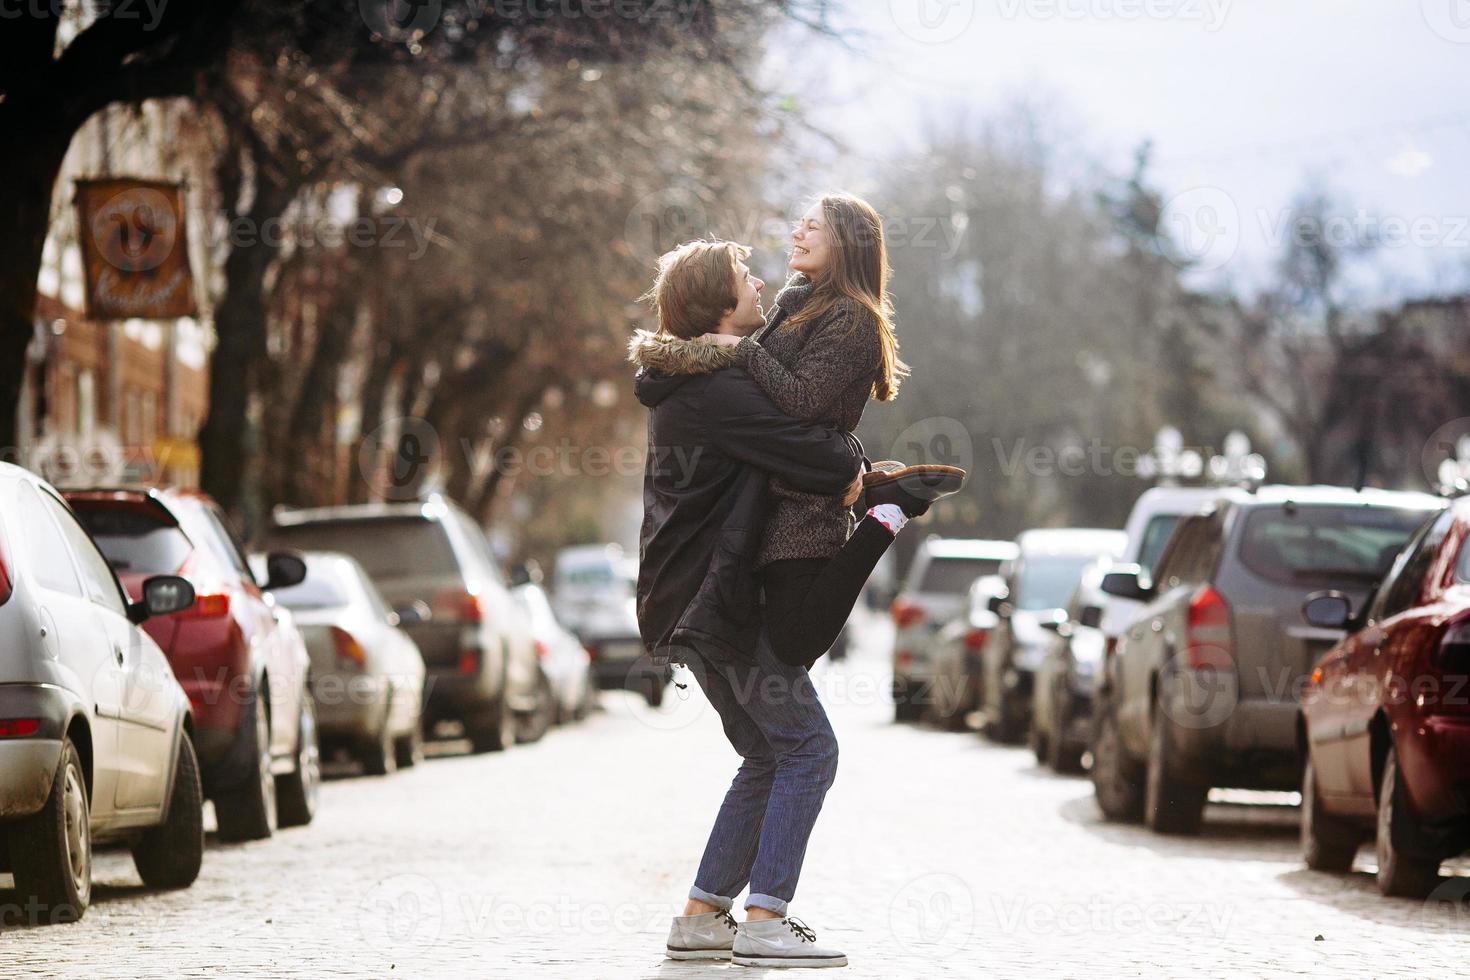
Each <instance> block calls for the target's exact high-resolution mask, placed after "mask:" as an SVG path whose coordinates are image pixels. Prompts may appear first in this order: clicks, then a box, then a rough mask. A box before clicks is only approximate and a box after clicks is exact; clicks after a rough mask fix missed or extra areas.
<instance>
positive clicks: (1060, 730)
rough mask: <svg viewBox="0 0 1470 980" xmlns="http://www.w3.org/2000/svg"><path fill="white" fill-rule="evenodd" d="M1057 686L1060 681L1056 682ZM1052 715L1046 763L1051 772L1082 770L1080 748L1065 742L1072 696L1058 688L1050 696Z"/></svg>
mask: <svg viewBox="0 0 1470 980" xmlns="http://www.w3.org/2000/svg"><path fill="white" fill-rule="evenodd" d="M1057 686H1058V688H1060V687H1062V686H1063V685H1062V683H1060V682H1059V683H1058V685H1057ZM1051 704H1052V716H1053V718H1055V719H1056V720H1055V722H1054V723H1053V726H1052V727H1053V728H1055V729H1056V731H1055V732H1054V733H1053V734H1052V737H1051V739H1050V740H1049V741H1048V742H1047V746H1046V749H1047V751H1046V764H1047V766H1048V767H1049V768H1050V769H1051V770H1052V771H1053V772H1059V773H1063V774H1071V773H1078V772H1081V771H1082V749H1081V748H1079V747H1077V746H1075V745H1071V744H1069V743H1068V742H1067V739H1066V737H1065V736H1066V732H1067V731H1068V729H1070V728H1071V721H1072V715H1073V712H1074V711H1076V709H1075V708H1073V707H1072V697H1071V695H1069V694H1067V693H1066V692H1065V691H1063V690H1058V691H1057V692H1056V693H1055V694H1054V695H1053V696H1052V701H1051Z"/></svg>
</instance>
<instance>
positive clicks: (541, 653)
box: [535, 640, 548, 660]
mask: <svg viewBox="0 0 1470 980" xmlns="http://www.w3.org/2000/svg"><path fill="white" fill-rule="evenodd" d="M535 643H536V659H537V660H545V659H546V654H547V652H548V649H547V646H546V642H545V641H544V640H536V641H535Z"/></svg>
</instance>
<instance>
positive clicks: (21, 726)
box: [0, 718, 41, 738]
mask: <svg viewBox="0 0 1470 980" xmlns="http://www.w3.org/2000/svg"><path fill="white" fill-rule="evenodd" d="M40 730H41V719H39V718H0V738H30V737H31V736H32V735H34V734H36V733H37V732H39V731H40Z"/></svg>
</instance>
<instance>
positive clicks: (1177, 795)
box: [1143, 712, 1210, 834]
mask: <svg viewBox="0 0 1470 980" xmlns="http://www.w3.org/2000/svg"><path fill="white" fill-rule="evenodd" d="M1172 731H1173V728H1172V726H1171V723H1170V722H1169V719H1167V718H1165V717H1164V716H1163V713H1162V712H1157V713H1156V715H1155V717H1154V724H1153V730H1152V731H1151V732H1150V733H1149V743H1148V772H1147V775H1146V777H1145V779H1144V791H1143V822H1144V824H1145V825H1146V826H1147V827H1148V829H1149V830H1152V831H1153V832H1154V833H1157V834H1197V833H1199V828H1200V823H1201V822H1202V821H1203V820H1204V815H1205V800H1206V799H1207V798H1208V796H1209V793H1210V788H1209V787H1208V786H1197V785H1195V784H1193V783H1189V782H1186V781H1185V780H1183V779H1181V778H1180V777H1179V776H1178V774H1177V773H1176V772H1175V759H1174V755H1175V751H1174V745H1173V740H1172V739H1171V738H1170V732H1172Z"/></svg>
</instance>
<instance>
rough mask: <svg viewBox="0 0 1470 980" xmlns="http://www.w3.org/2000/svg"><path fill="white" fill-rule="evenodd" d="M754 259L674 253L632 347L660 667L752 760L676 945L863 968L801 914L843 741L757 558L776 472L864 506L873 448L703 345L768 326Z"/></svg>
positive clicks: (696, 246)
mask: <svg viewBox="0 0 1470 980" xmlns="http://www.w3.org/2000/svg"><path fill="white" fill-rule="evenodd" d="M748 256H749V249H746V248H744V247H743V246H740V245H736V244H734V243H732V242H691V243H689V244H686V245H683V246H681V247H679V248H677V249H675V250H674V251H672V252H670V253H668V254H667V255H665V256H664V257H663V258H662V259H661V260H660V263H659V274H658V278H657V280H656V281H655V283H654V286H653V288H652V289H651V290H650V292H649V296H650V297H651V298H652V300H653V303H654V308H655V310H656V312H657V314H658V321H659V326H658V330H657V331H654V332H649V331H639V332H638V334H637V335H636V336H635V337H634V338H633V340H632V342H631V343H630V344H629V358H630V360H632V361H633V362H634V363H635V364H637V365H638V366H639V369H640V370H639V372H638V378H637V381H636V389H637V393H638V398H639V400H640V401H641V402H643V404H644V405H646V406H648V408H649V410H650V412H649V424H648V447H649V448H648V467H647V470H646V472H645V476H644V488H643V503H644V519H643V528H642V533H641V544H640V562H639V569H638V622H639V628H640V630H641V631H642V634H643V641H644V644H645V645H646V646H647V647H648V650H649V653H650V655H651V656H652V657H653V658H654V659H655V660H656V661H658V662H668V661H674V662H682V663H685V664H687V665H688V667H689V669H690V671H691V672H692V673H693V674H694V677H695V679H696V680H697V682H698V683H699V686H700V687H701V688H702V689H703V691H704V693H705V696H706V697H707V698H708V699H709V702H710V704H712V705H713V706H714V708H715V710H716V711H717V712H718V713H719V715H720V720H721V722H722V724H723V726H724V730H725V736H726V737H727V738H728V739H729V740H730V744H731V745H732V746H734V748H735V750H736V752H738V753H739V754H740V756H741V758H742V763H741V765H740V768H739V771H738V772H737V773H736V775H735V779H734V782H733V783H732V784H731V786H730V789H729V792H728V793H727V794H726V796H725V800H724V803H723V805H722V806H721V807H720V811H719V815H718V817H717V818H716V820H715V825H714V829H713V830H712V831H711V833H710V838H709V843H708V844H707V845H706V847H705V853H704V858H703V860H702V861H701V862H700V866H699V871H698V873H697V874H696V876H695V879H694V887H693V888H692V889H691V890H690V893H689V902H688V904H687V906H686V907H685V910H684V915H682V916H679V917H676V918H675V920H674V923H673V927H672V928H671V930H670V932H669V942H668V954H669V956H670V957H672V958H674V959H724V958H732V959H733V962H735V963H736V964H738V965H742V966H765V967H781V966H845V965H846V964H847V958H846V957H845V956H843V955H842V954H841V953H839V952H836V951H834V950H830V949H825V948H823V947H821V946H818V945H817V943H816V936H815V934H814V933H813V932H812V931H811V930H810V929H808V928H807V927H806V926H805V925H803V924H802V923H801V922H800V920H797V919H794V918H789V917H788V916H787V912H788V904H789V903H790V901H791V899H792V897H793V896H794V894H795V892H796V882H797V878H798V876H799V875H800V872H801V864H802V859H803V857H804V856H805V853H806V844H807V838H808V837H809V836H810V835H811V830H812V826H813V825H814V824H815V822H816V818H817V814H818V812H819V811H820V810H821V806H822V800H823V798H824V797H825V796H826V793H827V789H828V788H829V787H830V786H831V785H832V780H833V777H834V776H835V774H836V769H837V740H836V738H835V737H834V736H833V734H832V727H831V725H830V724H829V723H828V721H827V716H826V712H825V711H823V709H822V705H821V703H820V702H819V701H818V700H817V695H816V690H815V688H813V686H812V683H811V680H810V679H809V678H808V677H807V672H806V669H805V668H804V667H800V666H792V665H788V664H785V663H782V662H781V661H780V660H778V659H777V658H776V656H775V655H774V654H773V653H772V652H771V649H770V645H769V643H768V642H767V640H766V637H765V635H764V633H763V632H762V630H761V623H760V604H759V596H758V595H757V589H756V584H755V570H754V567H753V560H754V555H755V547H756V545H757V544H758V542H759V540H760V534H761V530H762V525H763V521H764V516H765V509H766V486H767V483H768V478H769V475H770V474H771V473H779V474H780V475H781V478H782V479H783V480H784V481H785V482H786V483H787V484H789V485H790V486H793V487H795V488H796V489H798V490H804V491H807V492H811V493H822V494H844V499H846V500H848V502H849V503H851V502H852V501H853V500H855V499H856V498H857V496H858V493H859V492H860V489H861V479H862V476H861V474H862V447H861V446H860V445H859V444H858V443H857V440H856V439H854V438H853V437H852V436H851V435H850V434H848V433H845V432H841V431H837V430H833V429H830V428H826V427H823V426H815V425H808V424H805V423H801V422H797V421H795V420H793V419H791V418H789V417H787V416H785V415H783V414H782V413H781V412H780V411H779V410H778V409H777V408H776V407H775V405H773V404H772V403H771V401H770V399H769V398H767V397H766V396H765V394H764V393H762V392H761V390H760V389H759V388H758V387H757V386H756V384H755V382H753V381H752V380H751V379H750V378H749V377H748V376H747V375H746V374H745V372H744V371H743V370H741V369H740V368H737V367H734V366H733V364H734V351H733V349H732V348H729V347H722V346H720V345H718V344H714V343H710V342H709V341H705V340H700V339H698V338H699V337H700V335H701V334H705V333H722V334H727V335H733V336H746V335H748V334H750V333H752V332H754V331H755V330H756V329H757V328H759V327H760V326H762V325H763V323H764V318H763V315H762V310H761V303H760V299H761V290H762V289H763V288H764V283H762V282H761V281H760V280H759V279H757V278H756V277H755V276H753V275H751V274H750V270H749V269H748V268H747V267H746V265H745V262H744V260H745V259H746V258H747V257H748ZM747 886H749V889H750V894H749V895H748V896H747V898H746V901H745V909H746V913H747V918H746V921H745V922H743V923H739V924H737V923H736V922H735V920H734V918H733V917H732V916H731V914H730V909H731V908H732V907H733V905H734V900H735V897H736V896H737V895H739V894H740V893H741V892H742V891H744V890H745V889H746V887H747Z"/></svg>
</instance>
